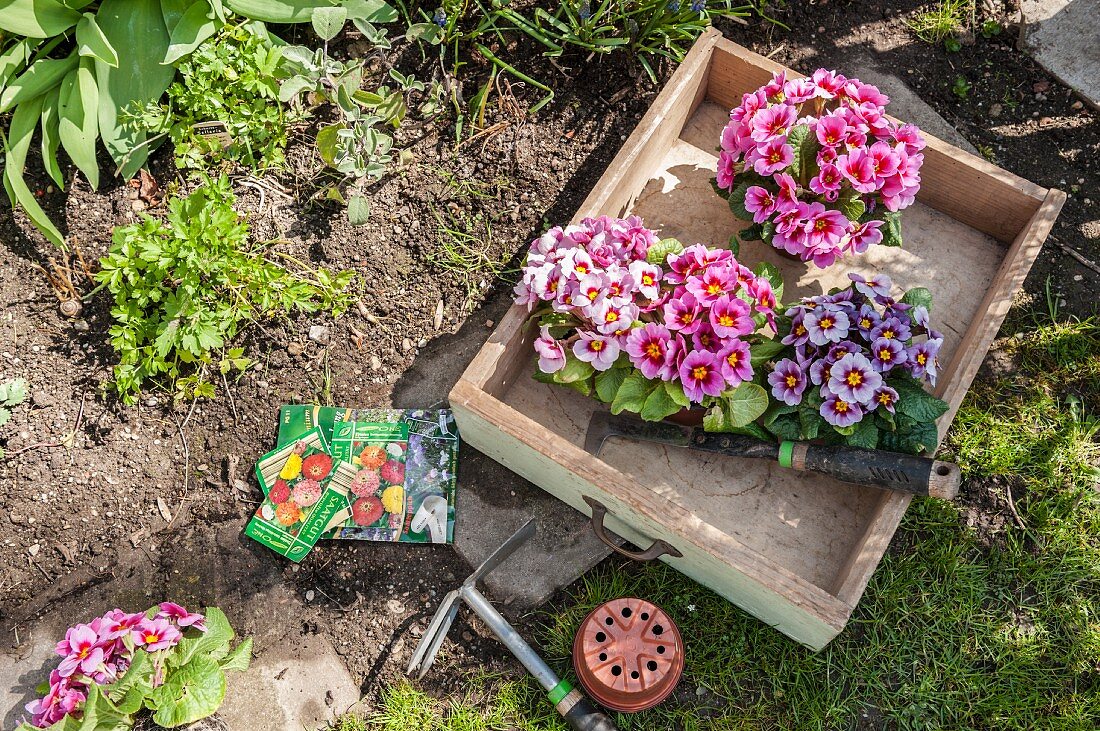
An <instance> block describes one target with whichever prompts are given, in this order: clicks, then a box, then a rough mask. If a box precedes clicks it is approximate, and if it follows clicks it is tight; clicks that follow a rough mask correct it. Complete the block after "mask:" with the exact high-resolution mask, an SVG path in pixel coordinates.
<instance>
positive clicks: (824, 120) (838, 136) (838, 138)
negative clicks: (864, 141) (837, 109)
mask: <svg viewBox="0 0 1100 731" xmlns="http://www.w3.org/2000/svg"><path fill="white" fill-rule="evenodd" d="M847 130H848V122H847V121H846V120H845V119H844V117H843V116H842V115H839V114H828V115H826V116H824V117H821V118H820V119H818V120H817V125H816V126H815V127H814V134H815V135H816V136H817V141H818V142H819V143H820V144H821V145H822V146H823V147H836V146H838V145H841V144H843V143H844V139H845V137H846V135H847Z"/></svg>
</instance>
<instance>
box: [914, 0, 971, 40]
mask: <svg viewBox="0 0 1100 731" xmlns="http://www.w3.org/2000/svg"><path fill="white" fill-rule="evenodd" d="M973 15H974V0H939V2H938V3H936V4H935V5H934V6H933V7H930V8H928V9H922V10H920V11H918V12H917V14H916V15H914V16H913V18H912V19H910V20H909V21H908V22H907V23H906V25H908V26H909V30H911V31H913V33H915V34H916V36H917V38H920V39H921V40H922V41H925V42H926V43H940V42H941V41H945V40H947V39H948V38H952V37H953V36H956V35H958V34H959V33H961V32H962V31H964V30H966V28H967V27H969V26H970V25H971V24H972V23H973Z"/></svg>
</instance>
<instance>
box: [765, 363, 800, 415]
mask: <svg viewBox="0 0 1100 731" xmlns="http://www.w3.org/2000/svg"><path fill="white" fill-rule="evenodd" d="M768 383H770V384H771V387H772V396H774V397H775V398H776V399H777V400H779V401H782V402H783V403H785V404H787V405H788V406H798V405H799V404H800V403H802V392H803V391H805V390H806V373H805V371H803V370H802V366H800V365H798V363H796V362H794V361H793V360H791V359H790V358H784V359H783V360H781V361H779V362H778V363H776V364H775V369H774V370H772V372H771V373H769V374H768Z"/></svg>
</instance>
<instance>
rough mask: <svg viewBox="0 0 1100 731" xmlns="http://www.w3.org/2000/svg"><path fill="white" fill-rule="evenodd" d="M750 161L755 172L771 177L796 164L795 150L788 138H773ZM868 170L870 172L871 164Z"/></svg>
mask: <svg viewBox="0 0 1100 731" xmlns="http://www.w3.org/2000/svg"><path fill="white" fill-rule="evenodd" d="M750 160H751V162H752V167H753V170H755V171H756V172H758V173H759V174H761V175H771V174H772V173H776V172H778V171H780V170H782V169H783V168H785V167H788V166H789V165H790V164H791V163H793V162H794V148H793V147H791V146H790V145H788V144H787V138H786V137H773V138H772V139H770V140H768V141H767V142H765V143H764V144H763V145H762V146H760V147H758V148H756V150H754V151H753V152H751V153H749V155H748V157H747V158H746V161H750ZM867 169H868V170H870V164H868V166H867ZM873 177H874V176H873V175H872V179H873Z"/></svg>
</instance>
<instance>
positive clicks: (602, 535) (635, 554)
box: [583, 495, 684, 561]
mask: <svg viewBox="0 0 1100 731" xmlns="http://www.w3.org/2000/svg"><path fill="white" fill-rule="evenodd" d="M583 497H584V501H585V502H586V503H588V507H590V508H592V532H593V533H595V534H596V537H597V538H599V539H600V540H601V541H603V542H604V544H605V545H606V546H607V547H608V548H610V549H611V550H612V551H614V552H615V553H617V554H619V555H620V556H626V557H627V558H630V559H634V560H635V561H652V560H653V559H655V558H659V557H660V556H663V555H664V554H666V553H667V554H668V555H669V556H672V557H673V558H683V556H684V554H682V553H680V552H679V551H678V550H677V549H675V548H673V547H672V546H670V545H669V544H668V543H665V542H664V541H662V540H656V541H653V545H651V546H650V547H649V548H647V549H646V550H644V551H628V550H626V549H625V548H622V547H620V546H617V545H615V542H614V541H612V540H611V538H610V537H609V536H608V535H607V531H606V530H604V527H603V518H604V516H605V515H607V508H606V507H605V506H604V504H603V503H601V502H600V501H599V500H596V499H594V498H590V497H588V496H587V495H585V496H583Z"/></svg>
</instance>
